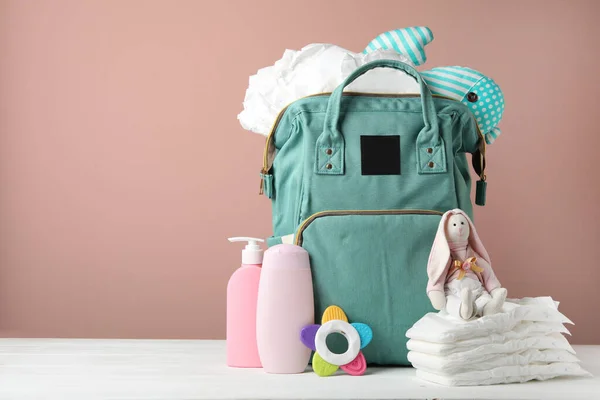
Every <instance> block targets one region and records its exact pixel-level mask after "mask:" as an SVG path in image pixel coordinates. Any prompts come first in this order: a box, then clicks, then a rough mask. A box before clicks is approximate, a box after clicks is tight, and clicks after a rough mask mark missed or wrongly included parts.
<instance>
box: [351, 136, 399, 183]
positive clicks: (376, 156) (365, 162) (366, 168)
mask: <svg viewBox="0 0 600 400" xmlns="http://www.w3.org/2000/svg"><path fill="white" fill-rule="evenodd" d="M360 152H361V153H360V159H361V168H362V174H363V175H400V136H361V137H360Z"/></svg>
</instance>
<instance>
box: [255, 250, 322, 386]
mask: <svg viewBox="0 0 600 400" xmlns="http://www.w3.org/2000/svg"><path fill="white" fill-rule="evenodd" d="M256 312H257V314H256V339H257V341H258V353H259V354H260V361H261V363H262V366H263V369H264V370H265V371H266V372H268V373H271V374H298V373H301V372H304V370H305V369H306V367H307V365H308V361H309V359H310V354H311V350H310V349H309V348H308V347H306V346H304V344H302V342H301V341H300V332H301V330H302V328H304V327H305V326H306V325H310V324H313V323H314V315H315V311H314V299H313V286H312V276H311V271H310V261H309V257H308V253H307V251H306V250H304V249H303V248H302V247H299V246H294V245H291V244H280V245H276V246H273V247H270V248H269V249H268V250H267V251H266V252H265V259H264V263H263V269H262V275H261V277H260V284H259V289H258V307H257V310H256Z"/></svg>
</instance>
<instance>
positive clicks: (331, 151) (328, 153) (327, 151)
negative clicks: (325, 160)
mask: <svg viewBox="0 0 600 400" xmlns="http://www.w3.org/2000/svg"><path fill="white" fill-rule="evenodd" d="M325 154H327V155H328V156H330V155H332V154H333V150H331V149H327V150H325Z"/></svg>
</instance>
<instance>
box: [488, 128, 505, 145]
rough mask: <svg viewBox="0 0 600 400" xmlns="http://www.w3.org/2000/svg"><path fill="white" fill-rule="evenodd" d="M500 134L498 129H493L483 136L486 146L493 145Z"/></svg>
mask: <svg viewBox="0 0 600 400" xmlns="http://www.w3.org/2000/svg"><path fill="white" fill-rule="evenodd" d="M501 133H502V131H501V130H500V128H493V129H492V130H491V131H489V132H488V133H486V134H485V142H486V143H487V144H492V143H494V141H495V140H496V139H498V136H500V134H501Z"/></svg>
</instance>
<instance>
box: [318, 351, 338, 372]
mask: <svg viewBox="0 0 600 400" xmlns="http://www.w3.org/2000/svg"><path fill="white" fill-rule="evenodd" d="M312 367H313V371H315V373H316V374H317V375H319V376H329V375H333V374H334V373H335V371H337V370H338V368H339V367H338V366H337V365H333V364H329V363H328V362H327V361H325V360H323V359H322V358H321V356H320V355H319V353H315V355H314V356H313V359H312Z"/></svg>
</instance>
